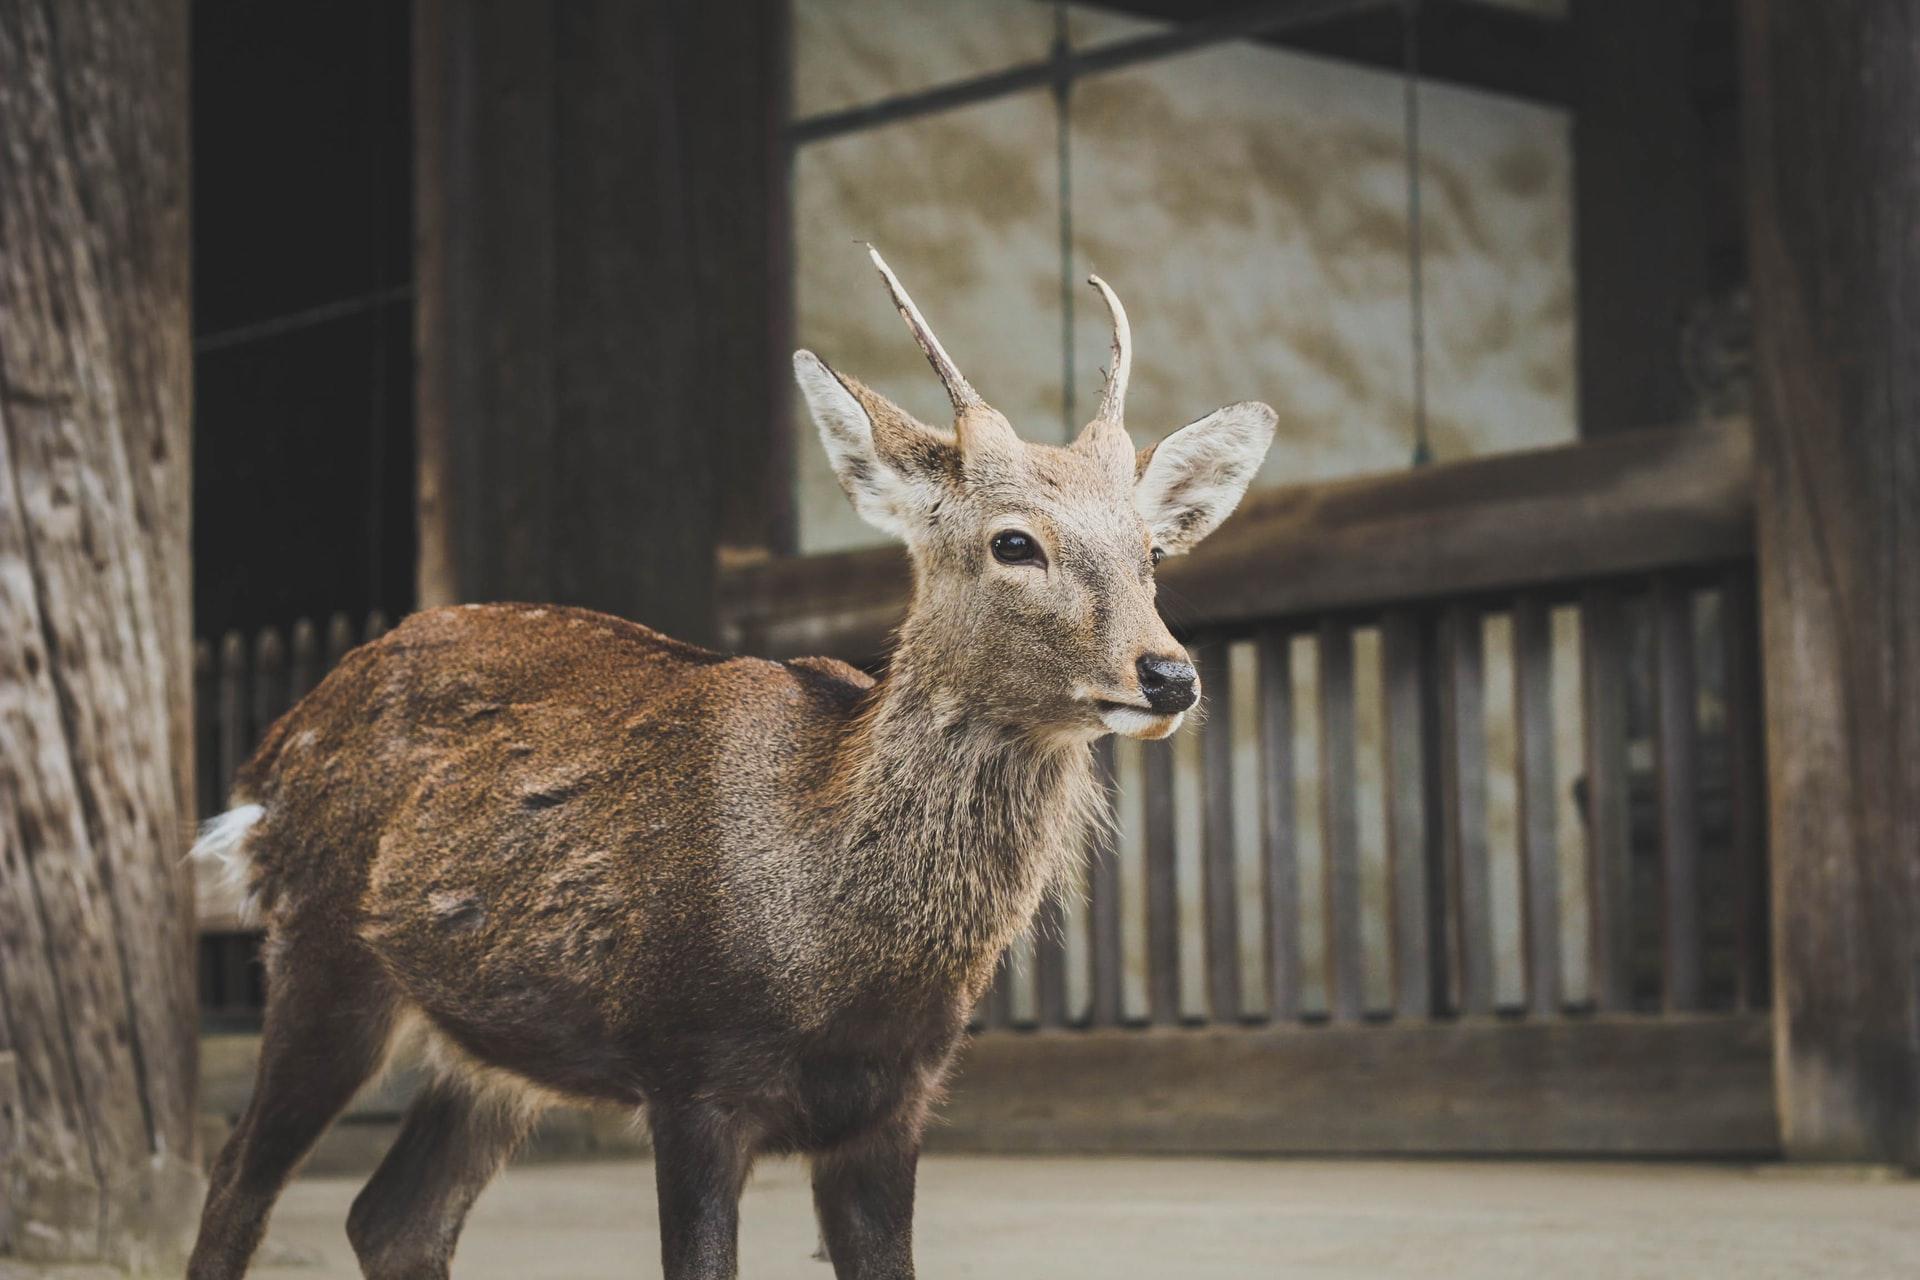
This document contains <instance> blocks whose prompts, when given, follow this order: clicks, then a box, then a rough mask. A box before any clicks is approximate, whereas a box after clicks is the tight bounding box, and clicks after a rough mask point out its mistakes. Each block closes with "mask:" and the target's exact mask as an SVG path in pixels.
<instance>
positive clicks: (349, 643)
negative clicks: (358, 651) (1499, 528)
mask: <svg viewBox="0 0 1920 1280" xmlns="http://www.w3.org/2000/svg"><path fill="white" fill-rule="evenodd" d="M358 643H359V641H358V640H356V639H354V635H353V623H352V621H351V620H349V619H348V617H347V615H346V614H344V613H336V614H334V615H333V616H332V617H331V618H328V619H327V670H329V671H331V670H333V669H334V668H335V667H337V666H339V665H340V659H342V658H344V657H346V656H347V650H349V649H351V648H353V646H354V645H356V644H358Z"/></svg>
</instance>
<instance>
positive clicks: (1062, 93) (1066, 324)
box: [1052, 0, 1079, 440]
mask: <svg viewBox="0 0 1920 1280" xmlns="http://www.w3.org/2000/svg"><path fill="white" fill-rule="evenodd" d="M1069 53H1070V46H1069V44H1068V40H1067V5H1066V0H1054V5H1053V49H1052V56H1053V68H1054V75H1053V118H1054V130H1055V132H1056V133H1057V135H1058V142H1059V154H1058V157H1057V163H1058V166H1059V170H1060V193H1059V195H1060V431H1061V439H1062V440H1071V439H1073V435H1074V431H1075V430H1076V428H1077V424H1076V423H1075V422H1074V392H1073V300H1074V298H1076V297H1078V296H1079V295H1078V292H1077V291H1076V290H1075V289H1074V287H1073V148H1072V139H1073V133H1072V124H1073V122H1072V117H1071V111H1070V106H1071V104H1070V101H1069V99H1070V97H1071V95H1072V93H1073V75H1072V69H1071V68H1070V67H1069V66H1068V64H1067V59H1068V55H1069Z"/></svg>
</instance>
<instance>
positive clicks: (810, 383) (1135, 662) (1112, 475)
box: [793, 247, 1275, 738]
mask: <svg viewBox="0 0 1920 1280" xmlns="http://www.w3.org/2000/svg"><path fill="white" fill-rule="evenodd" d="M868 252H869V254H871V255H872V258H873V261H874V265H875V266H877V267H878V268H879V269H880V274H881V277H882V278H883V279H884V280H885V281H886V284H887V288H888V290H889V291H890V292H891V293H892V295H893V301H894V305H895V306H896V307H897V308H898V309H899V311H900V315H901V317H902V318H903V319H904V320H905V321H906V323H907V328H908V329H909V330H910V331H911V332H912V334H913V337H914V340H915V341H916V342H918V343H919V344H920V348H921V350H922V351H923V352H925V353H926V356H927V360H928V362H929V363H931V364H932V366H933V369H934V372H935V373H936V374H938V375H939V377H940V381H941V382H942V383H943V384H944V385H945V387H946V390H947V396H948V398H949V399H950V400H951V401H952V402H953V412H954V422H953V429H952V430H951V431H943V430H939V429H937V428H935V427H931V426H928V425H927V424H926V423H923V422H920V421H918V420H917V419H915V418H914V417H913V416H912V415H910V414H908V413H907V412H906V411H905V410H903V409H901V408H900V407H899V406H898V405H896V404H894V403H893V402H892V401H891V400H889V399H887V398H886V397H885V396H883V395H881V394H880V393H879V392H877V391H874V390H872V389H871V388H869V387H867V386H864V385H863V384H861V383H860V382H859V381H857V380H855V379H853V378H851V377H848V376H846V375H844V374H841V373H837V372H835V371H834V370H833V369H831V368H829V367H828V366H827V364H826V362H824V361H823V360H821V359H820V358H819V357H818V356H815V355H814V354H813V353H812V352H810V351H797V352H795V353H794V357H793V367H794V376H795V377H796V379H797V380H798V381H799V384H800V390H801V392H802V393H803V394H804V395H805V397H806V400H807V406H808V408H809V409H810V410H811V411H812V414H813V419H814V422H815V423H816V424H817V425H818V427H819V430H820V438H821V441H822V442H823V443H824V444H825V445H826V449H827V454H828V456H829V457H830V458H831V459H832V461H833V468H834V472H835V474H836V475H837V476H838V477H839V479H840V486H841V488H843V489H844V490H846V493H847V497H848V498H849V499H851V500H852V502H853V506H854V509H855V510H856V511H858V512H859V513H860V515H861V516H862V517H863V518H865V519H866V520H867V521H868V522H869V523H870V524H873V525H874V526H876V527H878V528H880V529H882V530H884V531H886V532H887V533H890V534H892V535H893V536H895V537H897V538H899V539H901V540H902V541H903V542H905V543H906V545H907V549H908V551H909V552H910V554H911V556H912V559H913V564H914V584H915V585H914V600H913V606H912V609H911V610H910V612H909V615H908V620H907V624H906V627H905V628H904V630H903V631H902V635H901V647H900V652H899V654H897V655H896V658H895V662H896V665H898V664H899V663H901V662H902V661H903V660H907V659H910V660H911V661H912V663H913V666H914V668H915V669H916V670H918V671H920V672H922V673H925V672H928V671H934V672H938V673H939V677H938V678H939V680H940V682H941V684H942V687H943V698H944V702H945V705H946V706H947V707H948V708H949V710H950V711H951V712H952V713H953V714H954V715H956V716H960V715H965V716H967V717H971V718H976V719H978V718H984V719H987V720H990V721H995V722H999V723H1004V724H1008V725H1013V726H1019V727H1025V728H1030V729H1033V730H1036V731H1039V732H1042V733H1050V734H1057V735H1061V736H1068V737H1083V738H1090V737H1095V736H1098V735H1100V734H1102V733H1106V732H1115V733H1122V734H1126V735H1128V736H1130V737H1136V738H1163V737H1166V736H1167V735H1168V734H1171V733H1172V732H1173V731H1174V730H1175V729H1177V728H1179V726H1180V721H1181V719H1182V717H1183V716H1184V715H1185V713H1186V711H1187V710H1188V708H1190V707H1191V706H1193V704H1194V703H1195V702H1196V701H1198V699H1199V696H1200V685H1199V678H1198V676H1197V675H1196V673H1195V672H1194V669H1193V665H1192V663H1191V661H1190V659H1189V657H1188V655H1187V653H1186V651H1185V650H1184V649H1183V648H1181V646H1180V645H1179V644H1178V643H1177V642H1176V641H1175V640H1174V638H1173V636H1172V635H1171V634H1170V633H1169V632H1168V631H1167V628H1166V625H1165V623H1163V622H1162V621H1161V620H1160V614H1159V612H1158V610H1157V609H1156V608H1155V605H1154V566H1155V565H1156V564H1158V563H1159V561H1160V559H1161V558H1162V557H1163V556H1169V555H1179V554H1181V553H1182V552H1184V551H1186V550H1188V549H1189V548H1191V547H1192V546H1193V545H1194V544H1195V543H1197V542H1199V541H1200V539H1201V538H1203V537H1205V536H1206V535H1207V534H1208V533H1210V532H1212V531H1213V529H1214V528H1215V527H1217V526H1218V525H1219V524H1220V522H1221V521H1222V520H1224V519H1226V517H1227V516H1228V514H1230V513H1231V512H1232V511H1233V508H1234V506H1235V505H1236V504H1237V503H1238V502H1239V501H1240V496H1241V494H1242V493H1244V492H1245V490H1246V487H1247V483H1248V481H1249V480H1251V479H1252V477H1253V474H1254V472H1255V470H1257V469H1258V467H1259V465H1260V462H1261V459H1262V458H1264V457H1265V456H1266V452H1267V446H1268V444H1269V443H1270V442H1271V440H1272V438H1273V426H1274V418H1275V415H1274V412H1273V410H1272V409H1271V408H1269V407H1267V406H1266V405H1264V404H1259V403H1255V402H1251V401H1249V402H1245V403H1241V404H1233V405H1228V406H1227V407H1226V408H1224V409H1220V410H1218V411H1216V412H1214V413H1212V414H1209V415H1208V416H1207V417H1204V418H1202V419H1200V420H1199V421H1197V422H1194V423H1191V424H1189V425H1188V426H1185V427H1182V428H1181V429H1180V430H1179V431H1176V432H1174V433H1173V434H1172V435H1171V436H1168V437H1167V438H1166V439H1165V440H1163V441H1161V442H1160V443H1159V444H1157V445H1150V446H1148V447H1147V448H1145V449H1142V450H1139V451H1138V452H1137V453H1136V452H1135V450H1134V447H1133V442H1132V440H1131V439H1130V438H1129V437H1128V435H1127V431H1126V427H1125V425H1124V423H1123V411H1124V406H1125V400H1126V391H1127V377H1128V374H1129V372H1130V369H1131V365H1132V332H1131V330H1130V328H1129V326H1128V323H1127V315H1126V311H1125V310H1124V309H1123V308H1122V307H1121V305H1120V300H1119V298H1117V297H1116V296H1115V295H1114V293H1113V290H1111V289H1110V288H1108V287H1107V285H1106V283H1105V282H1104V281H1102V280H1101V279H1100V278H1099V277H1098V276H1095V277H1092V278H1091V283H1092V284H1093V286H1094V287H1095V288H1096V289H1098V290H1099V291H1100V295H1101V297H1102V298H1104V299H1105V301H1106V304H1107V307H1108V309H1109V311H1110V312H1111V314H1112V317H1113V351H1112V360H1111V367H1110V368H1109V369H1108V372H1107V380H1106V386H1105V389H1104V391H1103V393H1102V395H1101V398H1100V404H1099V408H1098V411H1097V412H1096V414H1095V416H1094V418H1093V420H1092V421H1091V422H1089V423H1088V424H1087V425H1086V428H1085V429H1084V430H1083V431H1082V432H1081V433H1080V435H1079V438H1078V439H1076V440H1075V441H1074V442H1073V444H1072V445H1071V446H1069V447H1065V448H1060V447H1055V446H1050V445H1042V444H1030V443H1027V442H1025V441H1022V440H1021V439H1020V438H1019V436H1018V435H1016V434H1015V432H1014V430H1013V427H1012V425H1011V424H1009V423H1008V421H1007V420H1006V418H1005V417H1004V416H1002V415H1001V414H1000V413H999V412H998V411H996V410H994V409H993V408H992V407H990V406H989V405H988V404H987V403H986V402H985V401H984V400H983V399H981V397H980V395H979V393H978V392H976V391H975V390H974V389H973V386H972V385H971V384H970V383H969V382H968V381H967V380H966V378H965V377H964V376H963V375H962V374H961V372H960V370H959V367H958V366H957V365H955V364H954V362H953V359H952V357H950V356H949V355H948V354H947V352H946V350H945V348H943V347H942V346H941V345H940V340H939V339H938V338H936V337H935V336H934V333H933V330H932V329H931V328H930V327H929V326H928V324H927V322H926V320H925V318H924V317H923V316H922V315H921V314H920V310H919V308H918V307H916V306H915V305H914V303H913V300H912V299H911V298H910V297H908V295H907V292H906V290H905V289H904V288H902V287H901V285H900V282H899V280H897V279H896V278H895V277H894V274H893V272H892V271H891V270H889V269H888V267H887V264H886V263H885V261H883V260H882V259H881V257H880V255H879V253H877V252H875V251H874V250H873V249H872V248H871V247H869V249H868Z"/></svg>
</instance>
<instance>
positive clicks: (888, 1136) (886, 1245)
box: [813, 1122, 920, 1280]
mask: <svg viewBox="0 0 1920 1280" xmlns="http://www.w3.org/2000/svg"><path fill="white" fill-rule="evenodd" d="M919 1162H920V1134H919V1127H918V1126H917V1125H913V1124H910V1123H906V1122H896V1123H894V1124H892V1125H889V1126H887V1127H886V1128H883V1129H881V1130H879V1131H878V1132H876V1133H873V1134H869V1135H866V1136H863V1137H862V1138H860V1139H859V1140H857V1141H855V1142H853V1143H851V1144H849V1145H847V1146H845V1147H841V1148H837V1149H835V1150H833V1151H829V1152H826V1153H824V1154H821V1155H818V1156H815V1157H814V1160H813V1206H814V1211H815V1212H816V1213H817V1215H818V1216H819V1219H820V1234H821V1236H822V1238H823V1240H824V1241H825V1244H826V1249H827V1257H828V1260H829V1261H831V1262H832V1263H833V1274H834V1276H835V1277H836V1280H913V1180H914V1171H915V1169H916V1167H917V1166H918V1164H919Z"/></svg>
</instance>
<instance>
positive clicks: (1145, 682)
mask: <svg viewBox="0 0 1920 1280" xmlns="http://www.w3.org/2000/svg"><path fill="white" fill-rule="evenodd" d="M1133 669H1134V671H1135V672H1137V673H1138V674H1139V676H1140V692H1141V693H1143V694H1145V695H1146V698H1147V705H1148V706H1150V707H1152V708H1153V709H1154V710H1155V711H1158V712H1159V713H1160V714H1161V715H1163V716H1170V715H1173V714H1174V713H1175V712H1179V711H1185V710H1186V709H1187V708H1188V707H1190V706H1192V705H1193V704H1194V703H1196V702H1198V701H1199V700H1200V695H1199V693H1198V692H1197V691H1196V690H1195V686H1196V685H1197V684H1199V682H1200V675H1199V673H1198V672H1196V671H1195V670H1194V669H1193V664H1192V663H1190V662H1182V661H1180V660H1179V659H1178V658H1155V657H1145V658H1142V659H1140V660H1139V661H1138V662H1136V663H1134V664H1133Z"/></svg>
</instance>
